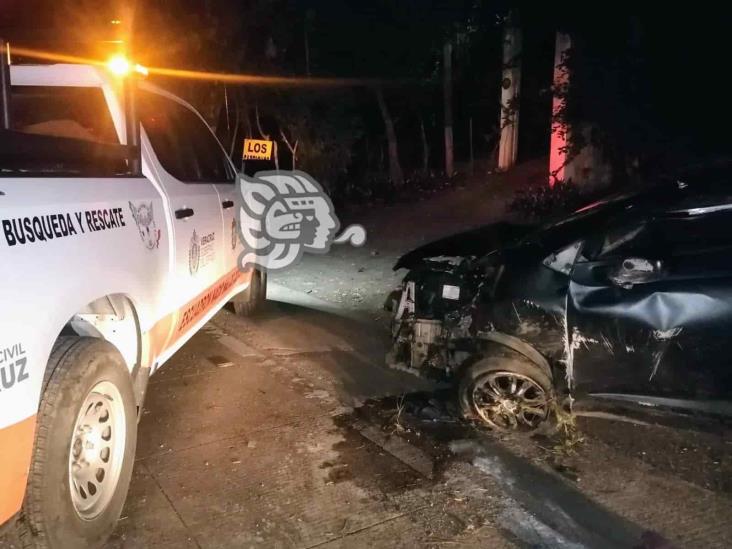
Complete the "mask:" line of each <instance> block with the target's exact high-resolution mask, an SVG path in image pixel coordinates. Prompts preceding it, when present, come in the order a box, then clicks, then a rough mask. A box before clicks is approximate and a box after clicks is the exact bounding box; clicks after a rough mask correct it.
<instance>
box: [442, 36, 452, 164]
mask: <svg viewBox="0 0 732 549" xmlns="http://www.w3.org/2000/svg"><path fill="white" fill-rule="evenodd" d="M442 88H443V95H444V100H445V175H446V176H447V177H452V174H453V173H454V172H455V165H454V156H453V154H454V152H453V146H452V43H451V42H450V41H447V42H445V47H444V49H443V64H442Z"/></svg>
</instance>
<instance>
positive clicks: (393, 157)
mask: <svg viewBox="0 0 732 549" xmlns="http://www.w3.org/2000/svg"><path fill="white" fill-rule="evenodd" d="M376 100H377V101H378V103H379V110H380V111H381V116H382V117H383V118H384V127H385V128H386V141H387V143H388V145H389V178H390V179H391V184H392V185H394V187H395V188H397V189H398V188H400V187H402V186H403V185H404V174H403V173H402V166H401V164H400V163H399V146H398V144H397V135H396V130H395V129H394V121H393V120H392V118H391V114H390V113H389V109H388V108H387V106H386V101H384V93H383V92H382V90H381V88H376Z"/></svg>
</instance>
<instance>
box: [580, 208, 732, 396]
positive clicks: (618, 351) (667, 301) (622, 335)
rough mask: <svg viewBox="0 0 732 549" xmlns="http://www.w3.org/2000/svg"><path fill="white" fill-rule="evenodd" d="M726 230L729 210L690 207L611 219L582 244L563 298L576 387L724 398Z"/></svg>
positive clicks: (728, 359)
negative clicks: (566, 297) (564, 299)
mask: <svg viewBox="0 0 732 549" xmlns="http://www.w3.org/2000/svg"><path fill="white" fill-rule="evenodd" d="M730 226H732V210H731V209H725V208H720V207H719V206H715V207H713V208H706V209H705V208H695V209H693V210H676V211H667V212H664V213H662V214H660V215H656V216H652V217H651V216H649V217H647V218H636V219H633V218H627V217H626V218H625V219H622V220H616V222H614V223H611V224H610V225H609V226H608V228H607V230H605V231H601V233H600V234H598V235H597V237H595V238H591V239H589V240H588V241H587V243H586V245H585V247H584V249H583V250H582V253H581V254H580V257H579V258H578V261H577V262H576V263H575V266H574V268H573V271H572V274H571V282H570V287H569V294H568V300H567V315H568V316H567V321H568V323H567V340H568V344H567V346H568V362H569V364H568V367H569V372H570V374H571V379H572V383H573V387H574V389H575V390H576V391H578V392H580V393H583V392H584V393H605V394H606V395H605V396H610V397H612V396H613V394H614V395H615V396H618V397H620V396H622V395H655V396H657V397H659V398H666V399H683V400H686V401H688V400H695V399H710V398H711V399H725V398H729V396H730V388H731V386H732V375H731V373H732V354H731V353H730V351H732V338H730V337H729V334H730V333H731V329H732V235H731V234H730V231H729V227H730ZM658 403H659V404H664V402H662V401H658ZM665 403H666V404H671V405H674V406H676V405H679V406H682V407H683V406H685V405H684V403H683V402H681V400H680V401H678V402H675V401H667V402H665Z"/></svg>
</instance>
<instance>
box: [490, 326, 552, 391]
mask: <svg viewBox="0 0 732 549" xmlns="http://www.w3.org/2000/svg"><path fill="white" fill-rule="evenodd" d="M478 340H479V341H480V342H487V343H488V345H489V347H490V346H496V347H497V348H500V347H503V348H507V349H510V350H512V351H515V352H517V353H518V354H520V355H523V356H524V357H526V358H527V359H529V360H530V361H531V362H533V363H534V364H536V366H538V367H539V368H540V369H541V370H542V371H543V372H544V373H545V374H546V375H547V376H549V379H550V380H552V382H553V381H554V372H553V371H552V367H551V365H550V364H549V361H548V360H547V359H546V357H545V356H544V355H542V354H541V353H540V352H539V351H538V350H536V348H534V347H533V346H532V345H530V344H529V343H527V342H525V341H524V340H523V339H520V338H518V337H516V336H512V335H509V334H505V333H503V332H497V331H491V332H480V333H479V334H478Z"/></svg>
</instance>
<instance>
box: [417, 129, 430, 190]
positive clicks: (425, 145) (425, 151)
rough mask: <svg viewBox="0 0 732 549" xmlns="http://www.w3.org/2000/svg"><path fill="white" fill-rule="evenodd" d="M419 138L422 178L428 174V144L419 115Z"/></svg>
mask: <svg viewBox="0 0 732 549" xmlns="http://www.w3.org/2000/svg"><path fill="white" fill-rule="evenodd" d="M419 136H420V138H421V139H422V176H423V177H427V176H428V175H429V173H430V144H429V142H428V141H427V133H426V132H425V131H424V118H423V117H422V115H419Z"/></svg>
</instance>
